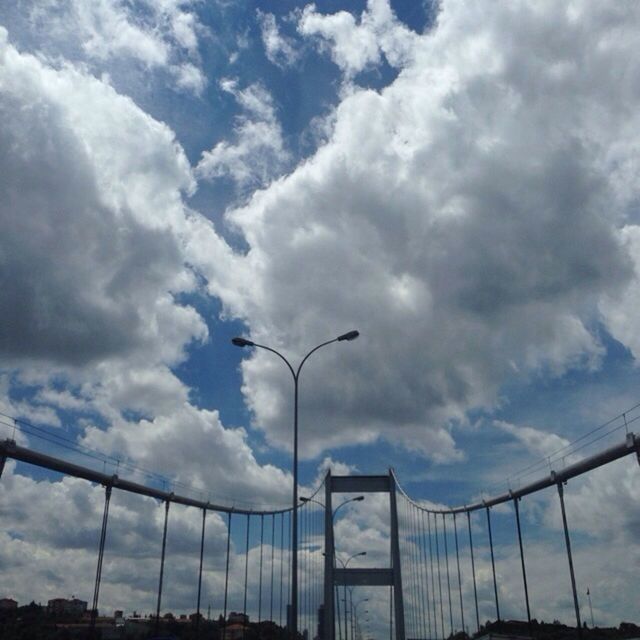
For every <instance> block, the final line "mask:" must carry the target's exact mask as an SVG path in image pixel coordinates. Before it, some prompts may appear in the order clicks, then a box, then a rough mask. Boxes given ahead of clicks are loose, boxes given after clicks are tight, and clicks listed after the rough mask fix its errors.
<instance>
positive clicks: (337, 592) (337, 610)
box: [333, 561, 342, 640]
mask: <svg viewBox="0 0 640 640" xmlns="http://www.w3.org/2000/svg"><path fill="white" fill-rule="evenodd" d="M334 564H335V561H334ZM333 591H334V593H335V599H336V614H337V616H336V619H337V621H338V640H342V626H341V625H342V623H341V622H340V588H339V587H334V589H333Z"/></svg>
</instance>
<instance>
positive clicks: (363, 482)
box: [323, 471, 405, 640]
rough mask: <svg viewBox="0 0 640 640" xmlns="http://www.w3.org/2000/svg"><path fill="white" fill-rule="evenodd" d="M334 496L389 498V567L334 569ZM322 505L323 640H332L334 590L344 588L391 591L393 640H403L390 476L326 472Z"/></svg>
mask: <svg viewBox="0 0 640 640" xmlns="http://www.w3.org/2000/svg"><path fill="white" fill-rule="evenodd" d="M334 493H388V494H389V512H390V513H389V515H390V533H391V535H390V541H391V549H390V551H391V553H390V558H391V566H390V567H382V568H373V569H371V568H369V569H350V568H348V567H347V568H338V567H336V563H335V544H334V531H333V507H332V495H333V494H334ZM325 505H326V508H325V517H324V527H325V529H324V536H325V547H324V548H325V557H324V614H325V621H326V622H325V637H324V639H323V640H335V613H334V592H335V587H337V586H345V585H346V586H376V587H384V586H390V587H392V590H393V620H394V626H395V640H405V635H404V603H403V599H402V574H401V568H400V544H399V540H398V510H397V506H396V483H395V479H394V477H393V474H392V473H391V471H389V474H388V475H381V476H364V475H357V476H334V475H331V471H329V472H327V476H326V479H325ZM338 597H339V596H338ZM345 606H346V603H345Z"/></svg>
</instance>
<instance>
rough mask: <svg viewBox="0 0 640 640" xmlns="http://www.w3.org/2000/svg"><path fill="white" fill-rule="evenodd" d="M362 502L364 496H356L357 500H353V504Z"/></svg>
mask: <svg viewBox="0 0 640 640" xmlns="http://www.w3.org/2000/svg"><path fill="white" fill-rule="evenodd" d="M363 500H364V496H358V497H357V498H354V499H353V501H354V502H362V501H363Z"/></svg>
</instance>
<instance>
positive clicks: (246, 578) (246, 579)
mask: <svg viewBox="0 0 640 640" xmlns="http://www.w3.org/2000/svg"><path fill="white" fill-rule="evenodd" d="M250 530H251V516H250V515H249V514H248V513H247V537H246V543H245V546H244V599H243V601H242V613H243V614H244V615H245V616H246V615H247V585H248V584H249V531H250ZM247 619H248V617H247ZM246 626H247V625H246V624H244V623H243V624H242V638H243V640H244V634H245V629H246Z"/></svg>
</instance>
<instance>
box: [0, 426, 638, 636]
mask: <svg viewBox="0 0 640 640" xmlns="http://www.w3.org/2000/svg"><path fill="white" fill-rule="evenodd" d="M622 417H623V418H624V422H623V423H620V424H616V425H614V428H611V429H609V430H608V431H607V432H606V433H605V434H602V435H601V434H595V435H594V436H593V437H592V438H591V444H592V443H593V442H596V441H598V440H599V439H601V438H602V436H603V435H611V434H613V435H614V436H618V434H619V437H618V439H619V441H618V442H617V443H615V444H613V445H612V446H608V447H606V448H603V449H600V450H599V451H597V452H596V453H593V454H591V455H579V453H578V452H579V451H580V449H581V448H582V447H583V446H584V444H581V446H575V447H573V449H572V451H570V452H567V451H560V452H559V455H558V456H556V457H555V458H554V457H549V458H547V459H546V460H543V461H542V463H541V464H538V465H536V464H534V465H531V466H530V467H528V468H526V469H525V470H523V473H522V474H521V476H519V478H517V479H515V478H513V479H511V480H510V484H511V482H513V487H511V486H510V487H509V488H508V490H507V491H504V492H502V493H498V494H495V495H490V496H489V495H487V496H482V497H481V498H480V499H477V500H475V501H472V502H470V503H469V504H464V505H459V506H452V507H443V506H434V505H436V504H437V503H434V502H428V501H426V500H425V499H418V498H415V497H411V496H410V495H409V494H408V492H407V491H406V490H405V489H404V488H403V487H402V484H401V479H400V478H398V477H397V476H396V474H395V472H394V471H393V470H392V469H390V470H388V472H387V473H385V474H384V475H376V476H370V475H334V474H332V473H331V472H330V471H329V472H327V474H326V476H325V477H324V481H323V482H322V484H321V485H320V486H319V487H318V488H317V489H316V491H315V493H312V494H310V495H308V496H302V497H301V498H300V504H299V505H298V508H297V517H298V519H299V522H300V528H299V539H298V540H297V545H296V547H297V557H298V563H297V571H298V576H297V577H298V581H297V584H298V594H297V595H298V608H297V617H296V619H295V620H293V619H292V614H291V611H292V608H291V606H290V603H291V596H292V593H291V591H292V584H294V582H295V581H293V580H292V565H293V563H292V561H291V549H292V548H294V547H293V545H292V533H291V532H292V513H293V509H292V508H288V509H286V508H285V509H275V510H258V509H255V510H254V509H250V508H242V507H239V506H237V505H228V504H216V503H213V502H211V501H210V500H207V499H201V498H197V497H193V496H189V495H186V494H185V493H181V492H180V491H179V490H178V489H179V487H178V486H175V487H172V489H173V490H167V489H166V488H164V489H162V488H158V487H155V486H152V483H144V482H139V481H136V480H134V479H131V478H127V477H126V475H127V474H126V469H127V465H126V464H125V463H123V464H122V466H120V463H119V465H118V469H117V470H118V471H120V472H121V473H108V472H107V470H106V467H105V469H104V470H103V471H99V470H96V469H95V468H92V467H91V466H88V465H81V464H78V463H77V462H75V461H70V460H68V459H65V458H63V457H56V456H52V455H50V454H49V453H44V452H41V451H38V450H36V449H35V448H33V447H32V446H21V445H19V444H17V443H16V440H15V439H13V438H9V439H6V440H4V441H3V442H0V482H1V480H2V472H3V470H4V468H5V463H6V461H7V460H11V459H12V460H15V461H18V462H20V463H24V464H26V465H32V466H35V467H39V468H41V469H46V470H49V471H51V472H57V473H59V474H63V475H64V476H72V477H75V478H81V479H83V480H86V481H87V483H88V486H90V485H93V486H101V487H103V488H104V508H103V513H102V520H101V523H99V524H100V527H99V536H98V539H97V540H96V564H95V567H96V569H95V579H94V582H93V584H94V590H93V597H92V601H91V608H90V612H91V621H90V625H89V633H90V634H93V633H94V631H95V625H96V619H97V616H98V612H99V607H100V605H101V600H100V594H101V584H102V580H103V564H104V559H105V554H107V555H108V539H109V524H110V510H109V509H110V504H111V499H112V496H113V494H114V493H115V492H127V493H131V494H138V495H140V496H145V497H147V498H152V499H154V500H155V501H157V503H158V508H159V509H162V514H163V528H162V540H161V547H160V554H159V557H158V558H157V562H158V566H157V571H158V573H157V583H156V606H155V612H154V614H152V615H151V616H150V617H149V620H148V622H149V631H148V634H149V635H155V636H160V635H161V634H162V631H163V629H162V625H163V617H162V614H163V611H164V609H163V603H164V601H163V591H164V589H165V587H166V584H165V562H166V555H167V531H168V523H169V521H170V518H171V515H172V506H174V505H181V506H183V507H186V508H189V509H195V510H198V511H200V512H201V528H200V546H199V558H198V571H197V572H196V574H195V575H194V576H193V580H194V583H195V585H196V586H197V589H196V592H197V597H196V598H195V601H194V602H193V608H194V610H195V615H193V616H192V624H193V633H194V635H195V637H203V638H205V637H211V636H210V632H209V631H207V628H206V625H205V623H204V620H205V617H204V615H203V609H204V600H203V568H204V567H205V565H206V563H207V557H206V553H205V550H206V546H207V541H208V540H209V537H208V532H207V524H208V522H210V521H211V518H214V517H216V518H218V519H221V520H222V522H223V523H224V531H225V536H226V539H225V541H224V559H223V563H222V564H223V566H224V569H223V571H224V581H223V587H221V589H220V592H219V593H216V594H215V598H216V603H217V606H216V607H215V611H214V614H217V617H218V620H219V621H220V623H221V626H222V628H221V629H220V630H219V631H218V634H219V636H220V637H221V638H222V640H238V639H239V638H242V639H243V640H244V639H245V637H246V638H247V639H248V638H250V637H251V638H253V637H258V638H280V637H291V636H292V635H293V631H294V630H295V631H296V634H300V636H301V637H303V638H305V639H306V638H314V639H315V638H317V639H318V640H361V639H362V638H368V637H375V636H380V629H381V628H384V629H385V637H388V638H389V640H409V639H411V640H416V639H421V640H426V639H429V640H439V639H444V638H451V637H454V636H456V635H457V634H466V635H468V636H473V635H474V634H477V633H479V632H480V631H481V629H482V622H483V619H485V620H486V619H487V618H491V619H494V620H496V621H500V620H502V619H503V613H502V611H501V597H503V595H504V594H505V593H509V592H510V590H513V584H514V580H513V577H514V576H515V575H516V574H517V576H518V579H517V582H518V583H519V585H520V586H519V589H518V590H519V591H520V593H521V601H520V611H521V616H520V619H521V620H522V621H523V624H526V626H527V635H530V636H533V635H535V633H534V632H533V629H532V625H533V624H535V622H536V615H537V614H536V606H540V605H541V604H542V603H543V601H546V600H549V599H563V600H566V599H567V598H568V599H569V600H570V601H571V603H572V608H573V617H574V620H573V621H572V623H573V625H575V626H574V628H575V634H576V635H577V637H582V634H583V628H584V626H585V622H586V621H585V619H584V615H583V610H584V602H581V597H583V595H582V594H583V593H584V592H585V585H580V584H579V583H578V578H577V575H576V566H575V564H576V562H575V558H574V553H573V552H572V546H571V545H572V531H571V520H570V518H569V517H568V514H567V509H566V504H565V496H566V495H567V494H568V493H569V492H570V491H571V486H572V482H573V481H574V480H578V479H580V478H584V477H586V476H588V475H589V474H592V473H597V470H598V469H600V468H603V467H606V466H608V465H611V464H613V463H617V461H620V463H619V464H626V465H633V466H634V467H637V466H638V464H639V463H640V437H638V436H636V435H635V434H634V433H633V432H632V431H631V430H630V428H629V427H630V421H628V420H627V415H626V414H622ZM638 417H640V416H638ZM635 419H638V418H635ZM631 422H632V421H631ZM610 424H611V423H607V424H606V425H603V426H610ZM16 425H17V422H14V427H15V426H16ZM34 428H35V427H34ZM623 428H624V433H621V430H622V429H623ZM598 429H600V428H598ZM598 429H595V430H594V432H597V431H598ZM591 433H592V434H593V432H591ZM579 440H580V439H579ZM545 465H546V467H547V468H545ZM543 471H544V472H543ZM638 473H640V469H638ZM527 476H533V479H531V480H530V481H528V482H526V481H525V479H526V478H527ZM549 490H551V491H553V492H555V494H556V499H557V505H558V508H559V512H560V516H561V522H562V538H563V545H562V546H563V554H562V555H564V560H563V563H562V566H560V565H558V566H556V567H555V570H556V571H557V572H558V573H561V574H563V575H562V576H561V579H558V581H557V582H558V584H560V585H562V587H561V589H560V588H556V587H555V586H554V587H553V588H551V587H550V586H549V585H548V584H546V582H545V580H544V579H543V580H540V574H539V572H537V571H536V572H535V575H536V577H535V580H537V583H535V584H532V576H531V571H530V570H531V568H532V564H533V565H534V566H535V563H537V562H538V558H539V555H538V556H535V558H534V560H533V562H532V560H531V558H530V557H529V556H528V546H527V544H528V543H527V541H528V540H531V538H532V537H533V534H534V532H533V531H526V530H524V529H525V527H524V526H523V521H522V518H521V509H522V505H524V504H526V501H527V500H528V499H535V497H536V496H539V495H540V494H542V493H543V492H545V491H547V492H548V491H549ZM336 494H337V496H338V497H337V498H336ZM369 494H372V495H374V496H375V499H376V505H377V506H378V507H379V506H380V505H383V508H382V510H381V511H380V509H379V513H383V514H386V523H385V524H384V525H383V529H384V530H385V534H386V538H385V540H386V543H385V544H387V545H388V554H387V556H386V558H387V560H386V562H379V564H378V565H375V566H367V567H362V566H354V565H355V564H357V561H356V559H357V558H358V557H360V556H365V555H367V554H369V555H370V556H372V557H373V558H375V559H377V560H380V558H381V557H383V556H381V555H380V554H379V553H377V554H376V553H375V550H369V549H363V550H361V551H359V552H357V553H355V554H352V555H350V556H349V557H348V558H347V557H346V556H345V554H344V553H343V552H341V550H340V549H341V541H340V540H339V539H336V521H337V518H338V516H339V515H340V511H341V510H342V508H343V507H346V506H347V505H349V504H351V503H356V502H362V501H363V500H365V498H366V497H368V496H369ZM506 507H510V508H508V509H506ZM174 509H175V506H174ZM345 511H346V510H345ZM343 513H344V512H343ZM496 515H498V516H499V518H500V526H499V529H500V530H499V532H496V530H495V529H496V524H495V521H494V520H495V517H496ZM507 520H511V524H509V523H508V522H506V521H507ZM496 533H498V535H496ZM510 538H511V539H510ZM479 539H482V544H481V545H480V546H479V543H478V540H479ZM232 541H233V546H234V547H235V548H236V549H238V550H239V551H240V555H239V557H240V558H242V562H243V565H244V566H242V567H241V568H240V571H239V572H238V571H236V572H235V573H232V572H230V560H231V555H232V553H231V547H232ZM514 543H515V545H516V547H517V550H518V553H517V562H516V565H515V566H514V564H513V562H511V566H510V567H509V568H508V569H503V570H502V571H499V570H497V564H498V562H499V561H500V562H502V563H503V565H504V564H505V563H506V562H507V558H506V557H504V554H501V549H504V548H505V547H507V546H509V547H511V545H513V544H514ZM545 544H548V541H543V544H542V546H543V547H544V545H545ZM536 548H537V550H538V551H539V548H540V541H538V542H537V544H536ZM378 550H379V549H378ZM372 551H373V553H372ZM485 557H486V562H485V561H484V560H485ZM511 560H513V559H511ZM352 561H356V562H354V564H351V562H352ZM480 565H482V566H480ZM505 566H506V565H505ZM505 576H508V577H509V584H508V585H507V586H506V587H505V585H502V584H501V579H503V578H504V577H505ZM232 583H233V584H232ZM480 583H482V588H481V585H480ZM487 586H489V587H490V588H489V589H487V588H485V587H487ZM562 590H564V592H562ZM232 592H233V593H234V597H235V600H234V602H233V615H231V614H232V603H231V601H230V599H231V593H232ZM374 592H375V593H378V594H380V595H379V597H377V598H374V597H373V595H372V594H373V593H374ZM532 592H536V598H532ZM354 593H355V596H354ZM362 595H367V596H368V597H359V596H362ZM509 595H510V606H511V608H513V601H514V598H513V597H512V594H511V593H509ZM374 600H375V602H374ZM207 601H208V602H209V603H210V602H211V595H209V596H208V598H207ZM210 606H211V605H210V604H209V606H208V607H207V619H208V618H210V615H211V612H210ZM365 614H366V616H368V617H373V616H374V615H375V616H377V617H378V618H380V617H382V618H385V622H384V625H382V626H381V624H380V623H379V621H378V624H377V626H376V629H377V631H376V632H375V633H374V632H372V631H371V630H370V629H369V628H364V626H363V625H364V620H365V619H366V618H365ZM592 617H593V616H592ZM249 621H251V623H250V622H249ZM591 622H592V623H593V620H591ZM573 625H572V626H573Z"/></svg>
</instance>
